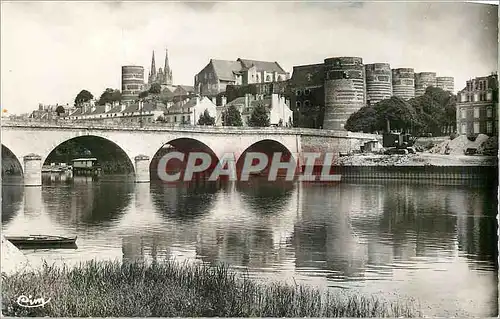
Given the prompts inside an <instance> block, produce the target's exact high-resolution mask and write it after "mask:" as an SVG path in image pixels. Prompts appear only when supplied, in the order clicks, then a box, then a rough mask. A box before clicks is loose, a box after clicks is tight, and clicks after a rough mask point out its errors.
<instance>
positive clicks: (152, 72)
mask: <svg viewBox="0 0 500 319" xmlns="http://www.w3.org/2000/svg"><path fill="white" fill-rule="evenodd" d="M155 81H156V64H155V51H154V50H153V57H152V59H151V69H150V70H149V77H148V84H152V83H154V82H155Z"/></svg>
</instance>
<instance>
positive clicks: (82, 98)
mask: <svg viewBox="0 0 500 319" xmlns="http://www.w3.org/2000/svg"><path fill="white" fill-rule="evenodd" d="M93 98H94V96H93V95H92V93H90V92H89V91H87V90H81V91H80V93H78V94H77V96H76V98H75V106H79V105H80V104H81V103H85V102H88V101H90V100H92V99H93Z"/></svg>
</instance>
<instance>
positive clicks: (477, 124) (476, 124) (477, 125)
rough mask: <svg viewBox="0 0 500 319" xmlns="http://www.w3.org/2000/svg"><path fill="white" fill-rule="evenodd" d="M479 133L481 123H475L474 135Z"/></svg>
mask: <svg viewBox="0 0 500 319" xmlns="http://www.w3.org/2000/svg"><path fill="white" fill-rule="evenodd" d="M477 133H479V122H474V134H477Z"/></svg>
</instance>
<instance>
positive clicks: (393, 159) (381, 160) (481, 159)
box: [335, 153, 498, 166]
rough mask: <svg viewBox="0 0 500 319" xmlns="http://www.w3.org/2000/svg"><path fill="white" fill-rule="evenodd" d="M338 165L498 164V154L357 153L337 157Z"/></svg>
mask: <svg viewBox="0 0 500 319" xmlns="http://www.w3.org/2000/svg"><path fill="white" fill-rule="evenodd" d="M335 164H336V165H346V166H426V165H431V166H496V165H498V159H497V157H496V156H481V155H471V156H468V155H451V154H450V155H443V154H432V153H417V154H407V155H380V154H356V155H350V156H344V157H339V158H337V161H336V163H335Z"/></svg>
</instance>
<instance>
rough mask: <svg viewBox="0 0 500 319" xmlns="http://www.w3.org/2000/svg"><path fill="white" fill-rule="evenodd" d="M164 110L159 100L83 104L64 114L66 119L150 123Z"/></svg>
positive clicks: (161, 114)
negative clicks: (66, 114)
mask: <svg viewBox="0 0 500 319" xmlns="http://www.w3.org/2000/svg"><path fill="white" fill-rule="evenodd" d="M165 111H166V107H165V105H164V104H162V103H160V102H139V103H132V104H119V103H118V102H115V103H113V104H109V103H108V104H106V105H102V106H101V105H97V106H96V105H84V106H82V107H81V108H77V109H76V110H75V111H74V112H72V113H70V114H69V115H68V116H65V117H64V118H65V119H68V120H76V121H78V120H92V121H104V122H110V123H111V122H125V123H127V122H128V123H133V122H141V121H142V122H143V123H152V122H155V121H157V120H158V118H159V117H162V116H163V114H164V113H165Z"/></svg>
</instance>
